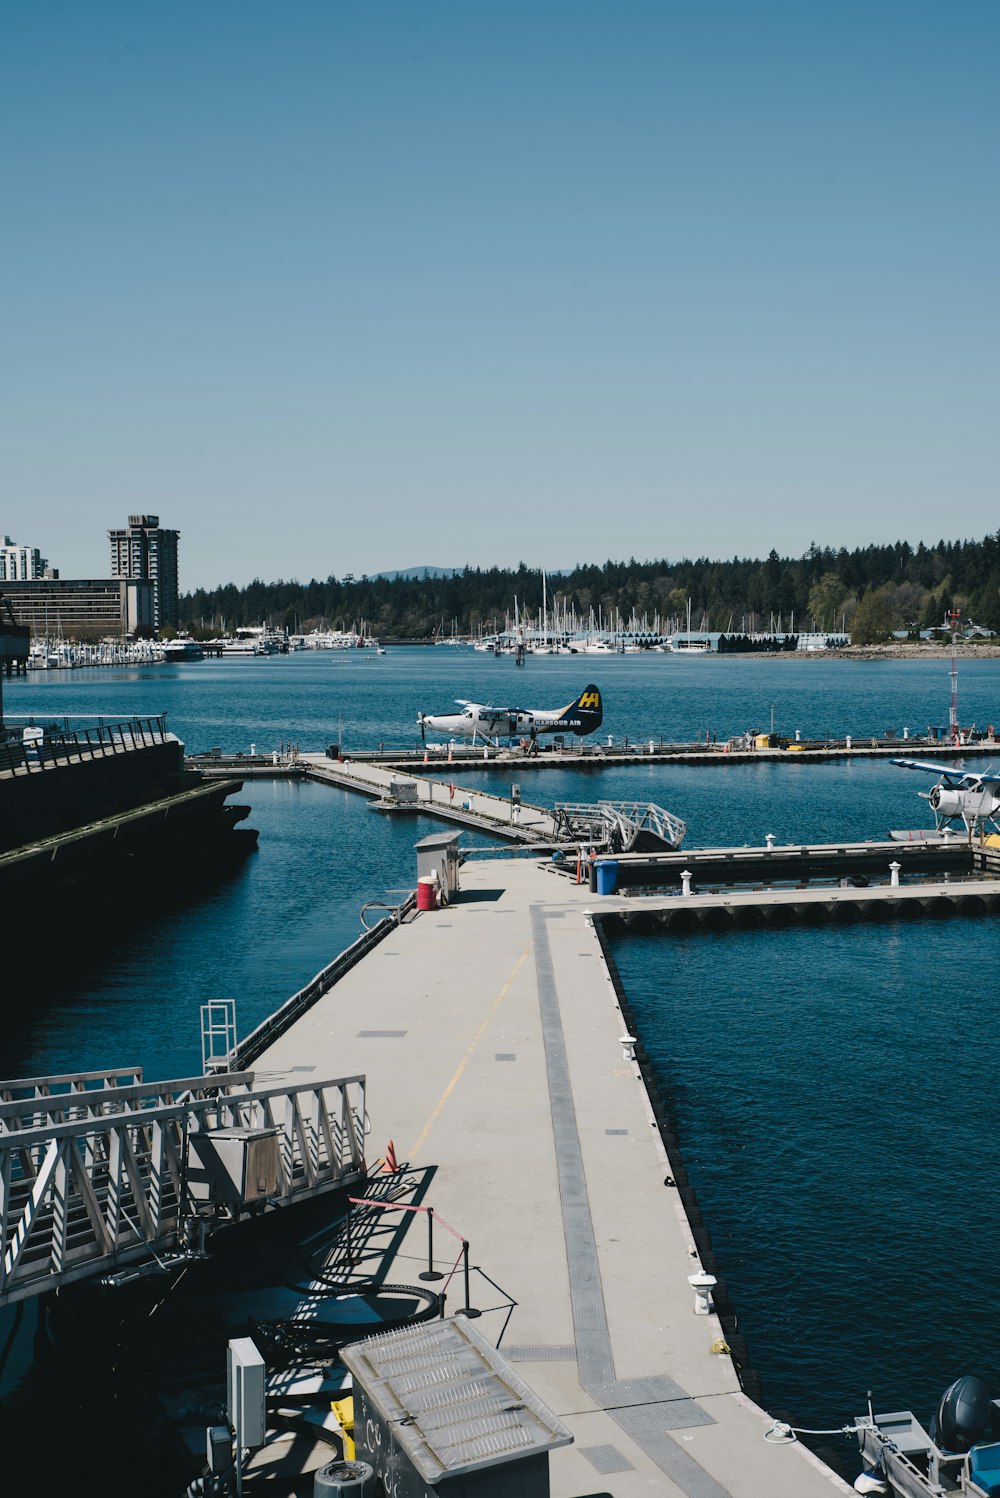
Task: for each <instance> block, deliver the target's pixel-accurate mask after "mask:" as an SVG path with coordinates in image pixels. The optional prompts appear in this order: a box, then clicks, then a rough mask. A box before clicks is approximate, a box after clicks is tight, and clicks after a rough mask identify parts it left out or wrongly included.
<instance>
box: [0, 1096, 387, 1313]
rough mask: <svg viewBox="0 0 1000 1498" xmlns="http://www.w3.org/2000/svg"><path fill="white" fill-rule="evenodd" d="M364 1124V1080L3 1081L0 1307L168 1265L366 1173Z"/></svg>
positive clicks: (120, 1279)
mask: <svg viewBox="0 0 1000 1498" xmlns="http://www.w3.org/2000/svg"><path fill="white" fill-rule="evenodd" d="M365 1127H366V1113H365V1078H364V1077H363V1076H354V1077H341V1078H338V1079H336V1080H333V1081H324V1082H316V1081H309V1082H304V1083H302V1084H300V1085H298V1086H288V1085H280V1086H271V1087H255V1086H254V1074H253V1072H249V1071H245V1072H238V1071H231V1072H225V1073H222V1074H220V1075H212V1076H205V1075H203V1076H198V1077H186V1078H181V1079H179V1080H176V1081H169V1082H148V1083H147V1082H143V1080H142V1072H141V1070H140V1069H138V1068H118V1069H117V1070H113V1071H106V1072H77V1073H73V1074H69V1075H65V1076H58V1077H34V1078H27V1079H24V1080H20V1081H0V1306H3V1305H6V1304H8V1303H12V1302H14V1301H17V1300H23V1299H25V1298H26V1297H28V1296H31V1295H39V1294H41V1293H43V1292H45V1291H47V1290H54V1289H56V1288H57V1287H59V1286H61V1285H65V1284H68V1283H70V1282H72V1281H74V1280H81V1279H85V1278H91V1277H94V1276H100V1277H102V1278H103V1279H104V1280H105V1281H106V1282H107V1283H116V1282H124V1280H126V1279H129V1278H134V1277H136V1276H137V1275H139V1274H145V1273H148V1272H155V1271H157V1270H165V1269H169V1268H171V1267H172V1266H173V1265H175V1264H177V1263H179V1262H182V1261H184V1260H186V1259H189V1258H193V1257H200V1256H202V1255H203V1253H204V1245H205V1242H206V1239H207V1237H208V1236H209V1234H210V1233H212V1232H214V1231H215V1230H216V1229H218V1228H220V1227H224V1226H227V1225H230V1224H233V1223H236V1222H239V1221H240V1220H241V1219H245V1218H246V1217H247V1216H249V1215H257V1214H259V1213H261V1212H264V1211H266V1210H268V1209H270V1208H274V1207H282V1206H288V1205H291V1204H293V1203H296V1202H299V1201H303V1200H305V1199H307V1198H309V1197H313V1196H317V1195H319V1194H320V1193H321V1192H324V1191H329V1190H332V1189H333V1188H335V1187H337V1186H341V1185H348V1184H351V1183H354V1182H356V1181H359V1180H362V1179H364V1177H365V1174H366V1166H365V1159H364V1138H365Z"/></svg>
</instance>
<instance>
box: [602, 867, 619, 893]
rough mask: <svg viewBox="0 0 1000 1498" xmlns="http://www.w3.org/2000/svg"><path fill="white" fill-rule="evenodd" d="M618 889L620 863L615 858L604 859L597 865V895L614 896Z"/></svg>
mask: <svg viewBox="0 0 1000 1498" xmlns="http://www.w3.org/2000/svg"><path fill="white" fill-rule="evenodd" d="M617 888H618V861H617V859H614V858H602V859H601V862H600V863H599V864H598V865H597V893H598V894H599V895H613V894H614V892H615V890H616V889H617Z"/></svg>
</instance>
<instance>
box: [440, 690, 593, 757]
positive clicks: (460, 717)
mask: <svg viewBox="0 0 1000 1498" xmlns="http://www.w3.org/2000/svg"><path fill="white" fill-rule="evenodd" d="M455 701H456V702H457V704H458V706H459V707H460V708H461V709H462V711H461V712H460V713H418V714H417V722H418V723H419V724H420V736H421V738H422V739H423V741H424V743H426V742H427V730H428V729H430V731H431V732H432V733H440V734H444V735H445V736H446V737H447V738H453V739H457V738H462V739H471V740H472V743H473V745H475V743H476V740H477V739H480V740H482V742H483V743H484V744H488V743H492V744H497V743H499V741H500V739H502V738H506V739H514V738H527V739H530V740H531V742H532V744H535V743H536V742H537V739H538V735H539V734H540V733H575V734H578V735H580V736H581V737H582V736H583V735H584V734H586V733H593V732H594V730H595V729H596V728H600V726H601V722H602V719H603V716H604V710H603V707H602V705H601V694H600V691H599V690H598V688H597V687H595V686H594V685H593V684H591V685H590V686H586V687H584V689H583V691H582V692H581V693H580V695H579V697H577V698H576V700H575V702H570V703H567V705H566V706H565V707H557V708H553V709H546V708H524V707H494V705H493V704H492V703H483V702H469V701H467V699H466V698H464V697H456V699H455Z"/></svg>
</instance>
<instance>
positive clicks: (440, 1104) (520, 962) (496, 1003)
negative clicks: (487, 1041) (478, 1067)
mask: <svg viewBox="0 0 1000 1498" xmlns="http://www.w3.org/2000/svg"><path fill="white" fill-rule="evenodd" d="M530 955H531V948H530V947H526V948H525V950H524V951H523V952H522V953H521V955H520V957H519V958H518V959H517V961H516V962H515V964H514V968H513V971H512V972H511V975H510V977H509V978H508V979H507V982H506V983H505V984H504V986H503V988H501V990H500V992H499V993H498V994H497V996H496V998H495V999H494V1000H493V1003H492V1004H491V1005H490V1008H489V1011H488V1013H487V1015H486V1018H485V1019H484V1020H483V1022H482V1024H481V1025H480V1026H479V1029H478V1030H477V1031H476V1033H475V1035H474V1036H473V1038H472V1041H471V1043H470V1045H469V1049H468V1050H467V1051H466V1053H465V1055H464V1056H463V1057H462V1059H461V1061H460V1062H459V1063H458V1066H457V1067H456V1068H455V1075H454V1076H453V1077H452V1079H451V1081H450V1082H449V1083H448V1085H447V1087H446V1088H445V1090H444V1092H442V1094H441V1096H440V1098H439V1099H438V1101H437V1103H436V1104H435V1106H434V1109H433V1111H432V1113H431V1116H430V1118H429V1119H428V1120H427V1122H426V1123H425V1124H424V1126H423V1128H422V1129H421V1131H420V1134H419V1136H418V1138H417V1139H416V1141H415V1142H414V1145H413V1148H412V1151H411V1153H412V1155H413V1156H414V1157H416V1156H417V1155H418V1154H419V1153H420V1150H421V1149H422V1148H423V1146H424V1145H425V1144H426V1142H427V1136H428V1134H429V1133H430V1131H431V1129H432V1128H433V1127H434V1125H435V1124H436V1123H437V1121H438V1119H439V1118H440V1117H441V1113H442V1111H443V1109H444V1105H445V1103H446V1102H447V1101H448V1099H449V1098H450V1097H451V1095H452V1093H453V1092H454V1091H455V1088H456V1087H457V1086H458V1083H459V1081H460V1079H461V1076H462V1073H463V1072H464V1071H465V1068H466V1067H467V1066H468V1064H469V1062H470V1061H471V1060H472V1057H473V1054H474V1052H475V1050H476V1047H477V1046H478V1045H479V1042H480V1041H481V1040H482V1038H483V1036H484V1035H485V1034H486V1031H487V1029H488V1028H489V1024H490V1021H491V1020H492V1019H493V1016H494V1014H496V1012H497V1010H498V1009H499V1007H500V1005H501V1004H502V1002H503V1000H504V999H505V998H506V996H507V994H508V993H509V992H510V986H511V984H512V983H513V981H514V979H515V978H516V977H517V975H518V973H519V972H520V971H521V969H522V967H523V966H524V964H525V963H526V962H527V960H528V958H529V956H530Z"/></svg>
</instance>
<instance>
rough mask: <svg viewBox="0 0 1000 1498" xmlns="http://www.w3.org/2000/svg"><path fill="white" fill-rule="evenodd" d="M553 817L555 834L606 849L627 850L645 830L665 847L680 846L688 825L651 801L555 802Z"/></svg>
mask: <svg viewBox="0 0 1000 1498" xmlns="http://www.w3.org/2000/svg"><path fill="white" fill-rule="evenodd" d="M552 817H553V821H554V824H555V829H556V835H557V836H562V837H565V838H567V839H570V840H573V841H579V840H580V839H581V838H582V839H585V840H589V841H592V842H593V843H595V844H596V845H599V846H600V847H601V848H602V849H605V850H607V851H609V852H616V853H622V852H626V853H627V852H629V851H630V850H631V849H632V848H633V847H634V846H635V844H636V842H637V841H638V840H639V839H640V835H641V834H642V833H644V832H646V833H651V834H652V835H653V837H654V838H655V839H656V840H658V841H659V842H660V843H662V844H663V845H664V846H665V847H667V848H679V847H680V845H681V843H682V842H683V840H684V834H685V832H686V831H687V827H686V825H685V823H684V822H682V821H681V819H680V817H676V816H674V814H673V812H669V811H667V809H666V808H665V807H663V806H657V805H656V803H655V802H654V801H593V802H573V801H557V802H556V805H555V806H554V807H553V811H552Z"/></svg>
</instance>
